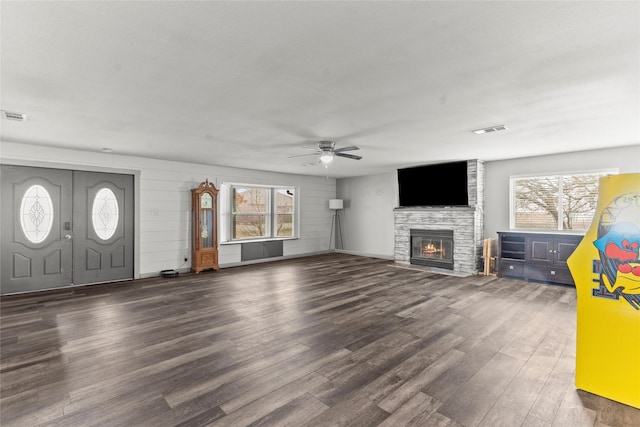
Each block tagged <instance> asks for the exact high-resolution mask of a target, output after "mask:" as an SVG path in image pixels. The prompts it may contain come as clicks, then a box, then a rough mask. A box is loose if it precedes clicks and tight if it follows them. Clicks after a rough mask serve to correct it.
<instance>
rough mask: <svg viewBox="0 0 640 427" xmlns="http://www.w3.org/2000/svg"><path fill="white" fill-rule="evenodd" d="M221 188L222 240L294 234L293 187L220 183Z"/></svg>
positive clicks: (293, 235) (294, 203) (294, 199)
mask: <svg viewBox="0 0 640 427" xmlns="http://www.w3.org/2000/svg"><path fill="white" fill-rule="evenodd" d="M221 190H222V201H223V203H224V204H226V206H223V207H222V208H223V212H222V220H223V222H226V223H225V224H224V229H225V230H223V237H222V241H234V240H248V239H268V238H289V237H295V236H296V233H297V231H296V221H295V218H296V208H295V207H296V198H295V193H296V191H295V189H294V188H293V187H279V186H278V187H276V186H255V185H241V184H229V185H227V184H224V185H223V186H222V189H221ZM227 203H228V204H227ZM225 210H226V215H225ZM225 231H226V232H225Z"/></svg>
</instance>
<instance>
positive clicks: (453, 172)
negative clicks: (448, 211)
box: [398, 161, 469, 207]
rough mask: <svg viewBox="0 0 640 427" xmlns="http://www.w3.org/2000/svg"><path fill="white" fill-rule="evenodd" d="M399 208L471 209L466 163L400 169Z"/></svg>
mask: <svg viewBox="0 0 640 427" xmlns="http://www.w3.org/2000/svg"><path fill="white" fill-rule="evenodd" d="M398 193H399V202H400V207H419V206H425V207H427V206H440V207H442V206H468V205H469V193H468V190H467V162H466V161H463V162H450V163H436V164H431V165H425V166H417V167H412V168H405V169H398Z"/></svg>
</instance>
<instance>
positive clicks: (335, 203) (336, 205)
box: [329, 199, 343, 209]
mask: <svg viewBox="0 0 640 427" xmlns="http://www.w3.org/2000/svg"><path fill="white" fill-rule="evenodd" d="M342 205H343V203H342V199H329V209H342Z"/></svg>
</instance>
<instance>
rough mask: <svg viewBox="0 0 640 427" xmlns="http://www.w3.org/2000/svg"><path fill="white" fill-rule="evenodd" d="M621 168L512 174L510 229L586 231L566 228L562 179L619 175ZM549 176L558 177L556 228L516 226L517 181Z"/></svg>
mask: <svg viewBox="0 0 640 427" xmlns="http://www.w3.org/2000/svg"><path fill="white" fill-rule="evenodd" d="M618 173H620V172H619V169H617V168H608V169H593V170H582V171H569V172H567V171H565V172H547V173H538V174H526V175H511V176H510V177H509V229H510V230H512V231H539V232H565V233H571V232H585V231H586V230H582V229H565V228H564V224H563V214H564V212H563V206H564V204H563V203H562V202H563V180H562V179H560V178H562V177H566V176H579V175H591V174H603V175H617V174H618ZM549 177H557V178H558V180H559V182H558V199H557V206H558V207H559V212H558V221H557V224H556V228H522V227H520V228H518V227H516V194H515V188H516V181H517V180H519V179H530V178H549Z"/></svg>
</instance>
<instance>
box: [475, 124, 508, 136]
mask: <svg viewBox="0 0 640 427" xmlns="http://www.w3.org/2000/svg"><path fill="white" fill-rule="evenodd" d="M506 129H507V126H505V125H497V126H491V127H488V128H484V129H476V130H472V131H471V132H473V133H475V134H476V135H480V134H483V133H490V132H498V131H500V130H506Z"/></svg>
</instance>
